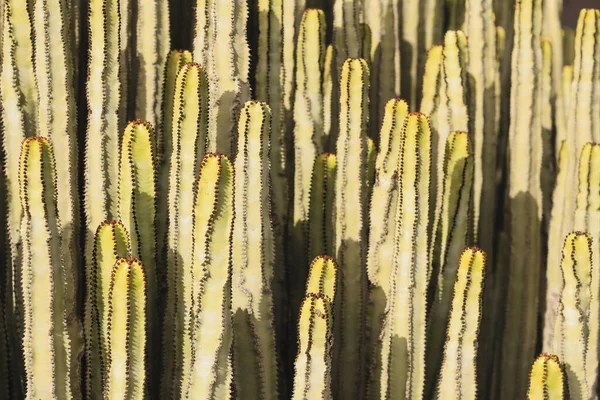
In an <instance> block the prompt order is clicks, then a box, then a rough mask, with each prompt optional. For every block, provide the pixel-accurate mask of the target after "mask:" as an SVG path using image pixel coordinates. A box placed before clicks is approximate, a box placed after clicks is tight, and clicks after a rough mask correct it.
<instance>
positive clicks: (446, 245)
mask: <svg viewBox="0 0 600 400" xmlns="http://www.w3.org/2000/svg"><path fill="white" fill-rule="evenodd" d="M472 151H473V150H472V148H471V141H470V140H469V135H468V134H467V133H466V132H452V133H451V134H450V136H449V137H448V141H447V143H446V156H445V160H444V179H443V181H442V182H440V184H441V186H440V189H441V190H442V192H443V193H442V202H441V204H438V206H437V210H436V217H435V224H434V227H433V238H432V240H433V244H432V247H431V250H430V251H431V272H432V277H431V279H433V282H432V283H431V286H432V287H433V288H434V295H433V305H432V309H431V313H430V314H429V321H428V322H429V324H428V325H429V336H428V337H427V345H428V349H429V350H428V351H429V352H428V366H427V368H428V385H434V384H435V378H436V376H437V374H438V369H439V368H440V366H441V364H442V356H443V352H444V341H445V340H446V332H447V327H448V325H447V324H448V323H449V318H451V314H450V312H451V309H452V307H453V306H452V304H453V303H452V301H453V300H452V289H453V288H454V287H455V281H456V279H457V273H460V271H459V269H460V265H459V264H458V263H457V260H458V259H459V258H460V257H461V252H463V249H464V248H465V247H466V246H468V245H471V242H472V240H473V226H472V224H471V221H472V208H471V206H472V200H473V199H472V191H471V190H472V187H473V175H474V173H473V154H472ZM464 254H465V253H464V252H463V255H464ZM430 387H431V386H430Z"/></svg>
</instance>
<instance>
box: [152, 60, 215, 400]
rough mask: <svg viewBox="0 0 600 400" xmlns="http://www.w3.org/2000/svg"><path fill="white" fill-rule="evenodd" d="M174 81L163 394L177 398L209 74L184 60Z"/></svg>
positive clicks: (185, 359)
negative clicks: (195, 188) (196, 186)
mask: <svg viewBox="0 0 600 400" xmlns="http://www.w3.org/2000/svg"><path fill="white" fill-rule="evenodd" d="M175 86H176V89H175V92H176V93H177V96H176V97H175V108H174V115H173V128H172V133H173V136H172V143H173V152H172V154H171V162H170V175H169V176H170V179H169V183H170V186H169V200H168V209H169V211H168V214H169V228H168V234H167V235H168V239H167V283H168V288H167V304H166V311H165V315H164V327H163V351H164V355H163V366H164V367H163V368H164V375H163V380H162V381H163V384H162V389H161V390H162V394H161V398H179V396H180V390H181V386H180V385H181V384H182V379H183V374H184V373H187V371H189V368H190V362H191V354H192V353H191V352H192V342H191V335H190V334H189V332H190V330H191V329H192V325H191V313H190V310H192V301H193V293H194V292H193V287H192V282H193V277H192V263H193V234H194V226H193V224H192V223H191V222H192V217H193V211H194V183H195V181H196V176H197V174H198V171H199V169H200V164H201V162H202V159H203V157H204V153H205V149H206V138H207V132H208V125H209V124H208V103H209V101H208V80H207V77H206V73H205V71H204V68H203V67H202V66H200V65H199V64H196V63H189V64H186V65H185V66H183V68H182V69H181V70H180V71H179V74H178V76H177V83H176V85H175Z"/></svg>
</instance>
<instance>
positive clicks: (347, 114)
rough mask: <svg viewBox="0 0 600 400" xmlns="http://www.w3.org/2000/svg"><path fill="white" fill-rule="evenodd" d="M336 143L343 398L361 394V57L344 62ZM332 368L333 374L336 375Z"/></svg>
mask: <svg viewBox="0 0 600 400" xmlns="http://www.w3.org/2000/svg"><path fill="white" fill-rule="evenodd" d="M339 89H340V92H341V97H340V102H339V104H340V113H339V123H340V129H339V136H338V139H337V163H338V165H337V176H336V190H335V191H336V193H335V194H336V200H335V206H336V226H335V253H336V254H334V256H335V257H336V259H337V261H338V264H339V266H340V272H341V274H340V275H341V277H340V287H339V291H338V293H339V295H338V301H337V302H336V304H335V310H336V311H335V313H336V315H337V316H338V317H336V321H335V325H336V327H335V336H336V338H337V341H336V345H335V349H334V352H335V353H334V377H333V379H334V380H333V391H334V393H337V394H339V396H341V397H343V398H347V399H351V398H355V396H358V398H360V397H361V393H363V392H362V391H363V389H364V388H363V384H364V382H363V381H364V379H363V376H364V372H365V371H366V368H365V354H366V348H365V345H366V343H364V332H365V309H366V295H367V277H366V273H365V272H366V271H365V269H364V263H365V261H366V257H367V242H366V241H367V235H366V234H367V227H368V212H367V201H368V199H367V189H368V188H367V185H366V183H367V128H368V122H369V68H368V66H367V62H366V61H365V60H363V59H360V58H350V59H348V60H346V62H344V65H343V67H342V69H341V79H340V88H339ZM336 368H337V370H336Z"/></svg>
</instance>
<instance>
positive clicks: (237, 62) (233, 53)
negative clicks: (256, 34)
mask: <svg viewBox="0 0 600 400" xmlns="http://www.w3.org/2000/svg"><path fill="white" fill-rule="evenodd" d="M195 11H196V14H195V17H196V20H195V27H194V60H195V61H197V62H199V63H200V64H202V65H203V66H205V68H206V74H207V76H208V79H209V82H210V103H209V129H208V138H207V145H208V147H207V150H208V151H212V152H215V151H218V152H220V153H224V154H232V150H233V145H234V137H235V135H234V132H235V122H236V120H237V116H238V114H239V108H240V105H241V104H244V102H245V101H246V100H249V99H250V86H249V83H248V70H249V58H250V49H249V48H248V42H247V39H246V23H247V19H248V6H247V4H246V2H243V1H242V2H240V1H235V0H224V1H223V0H196V10H195Z"/></svg>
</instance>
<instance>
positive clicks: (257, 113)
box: [231, 101, 281, 399]
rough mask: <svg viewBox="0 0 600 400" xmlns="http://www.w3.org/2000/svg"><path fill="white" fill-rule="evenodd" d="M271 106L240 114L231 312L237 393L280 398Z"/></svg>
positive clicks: (255, 104) (249, 108) (247, 109)
mask: <svg viewBox="0 0 600 400" xmlns="http://www.w3.org/2000/svg"><path fill="white" fill-rule="evenodd" d="M270 125H271V110H270V108H269V106H268V105H266V104H265V103H260V102H254V101H250V102H247V103H246V104H245V105H244V108H243V109H242V112H241V114H240V121H239V125H238V126H239V129H238V153H237V156H236V159H235V187H234V192H235V201H234V204H235V218H234V223H233V236H232V243H231V246H232V250H231V252H232V257H233V259H232V265H233V280H232V316H233V333H234V339H233V340H234V346H233V359H234V370H235V371H244V373H242V374H236V375H235V376H234V384H235V388H236V393H244V396H248V397H250V398H256V399H275V398H277V373H278V367H277V362H276V352H275V334H274V322H273V294H272V289H271V288H272V281H273V273H274V269H275V268H281V266H279V265H275V262H274V261H275V257H274V238H273V228H272V220H271V192H270V188H271V185H270V181H271V178H270V173H271V172H270V169H269V161H268V160H269V145H270V141H269V139H270Z"/></svg>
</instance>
